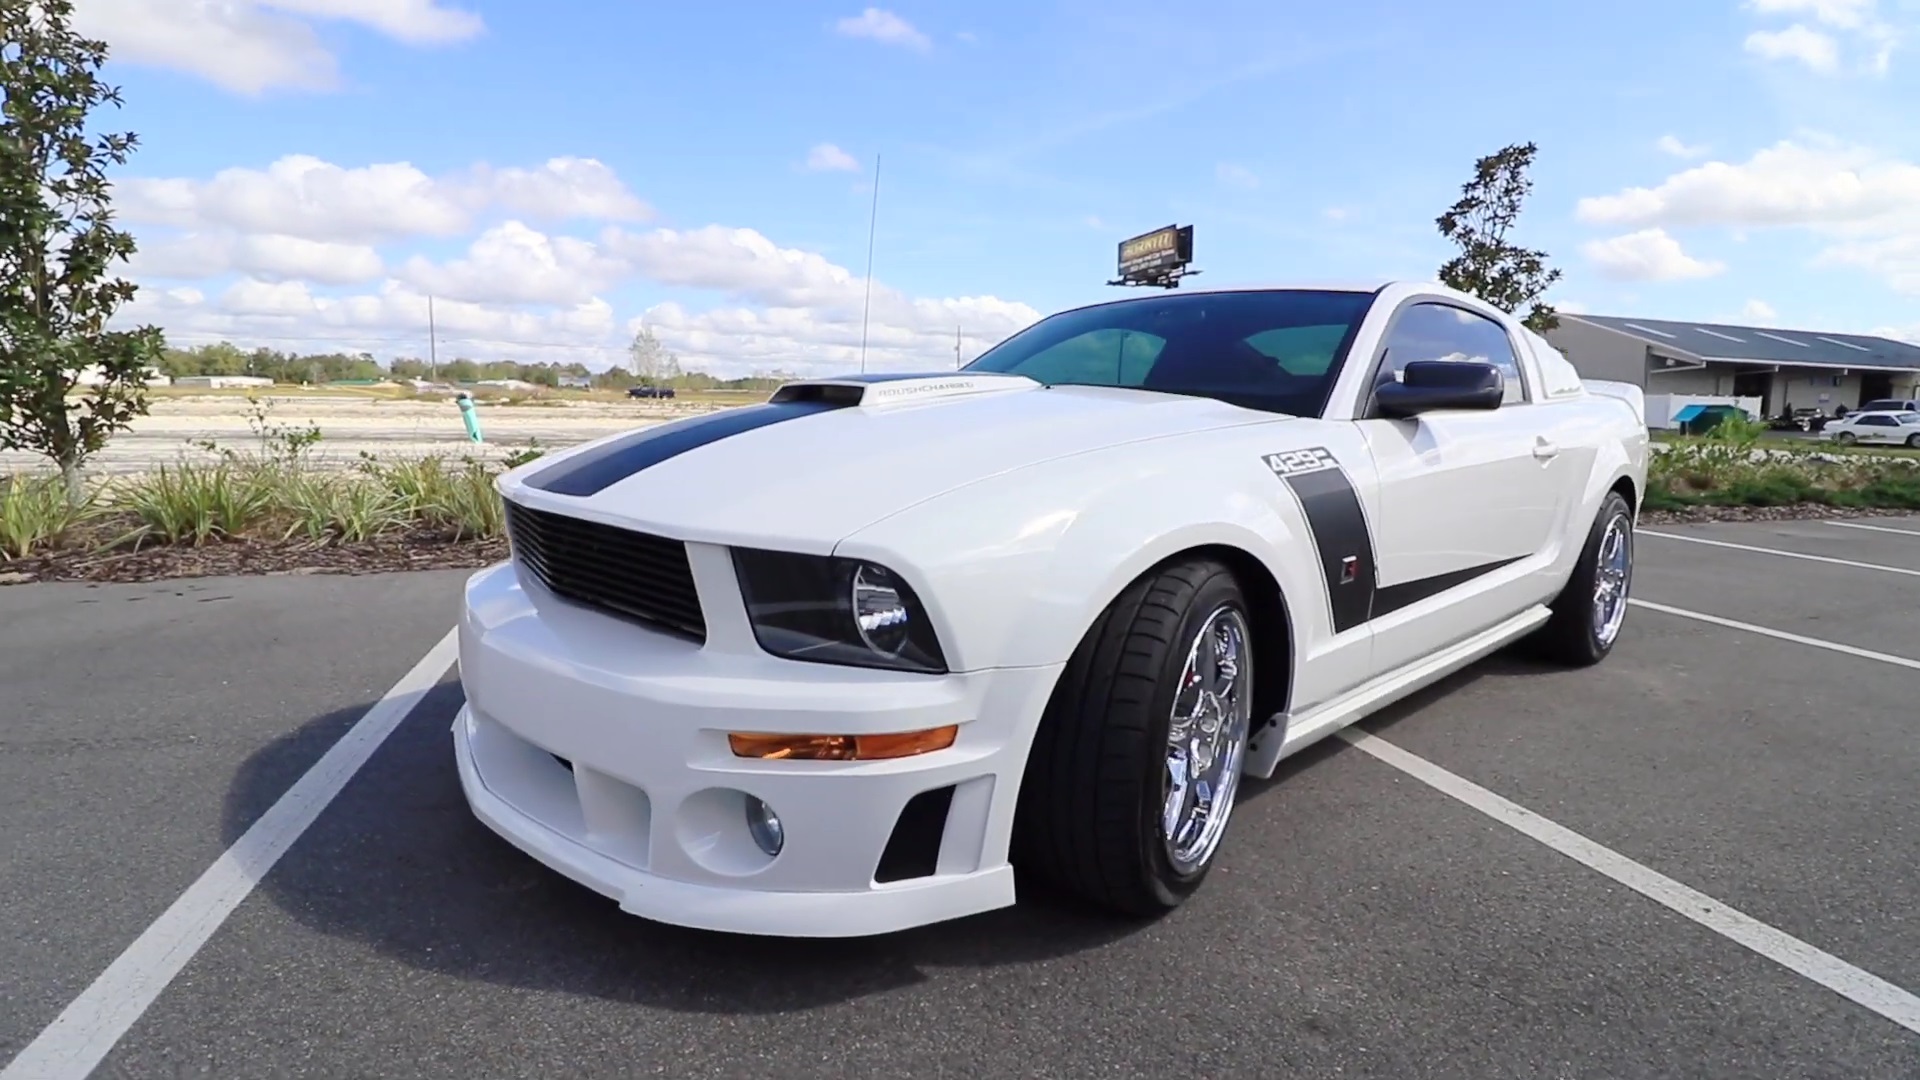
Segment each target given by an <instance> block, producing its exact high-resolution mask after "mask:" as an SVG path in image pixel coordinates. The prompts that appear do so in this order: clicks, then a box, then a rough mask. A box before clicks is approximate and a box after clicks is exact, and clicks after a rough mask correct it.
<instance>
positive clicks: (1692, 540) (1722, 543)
mask: <svg viewBox="0 0 1920 1080" xmlns="http://www.w3.org/2000/svg"><path fill="white" fill-rule="evenodd" d="M1634 535H1636V536H1657V537H1659V538H1660V539H1662V540H1685V541H1686V542H1687V543H1689V544H1711V545H1712V546H1714V547H1723V548H1733V549H1735V550H1737V551H1757V552H1759V553H1760V554H1762V555H1778V556H1780V557H1781V558H1783V559H1805V560H1806V561H1808V562H1823V563H1832V564H1834V565H1835V566H1851V567H1854V568H1855V569H1859V570H1881V571H1885V572H1886V573H1889V574H1905V575H1907V576H1908V577H1920V570H1909V569H1907V568H1906V567H1904V566H1885V565H1882V564H1880V563H1870V562H1854V561H1853V560H1852V559H1835V558H1833V557H1831V556H1828V555H1807V554H1804V553H1802V552H1798V551H1781V550H1780V549H1779V548H1764V547H1754V546H1753V545H1752V544H1735V543H1732V542H1730V541H1726V540H1709V539H1707V538H1706V537H1704V536H1680V535H1678V534H1676V533H1663V532H1653V531H1652V530H1649V529H1641V530H1639V531H1638V532H1636V533H1635V534H1634Z"/></svg>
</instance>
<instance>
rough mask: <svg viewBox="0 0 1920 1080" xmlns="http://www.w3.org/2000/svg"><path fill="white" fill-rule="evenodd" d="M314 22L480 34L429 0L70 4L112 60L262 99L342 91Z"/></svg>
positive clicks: (107, 0)
mask: <svg viewBox="0 0 1920 1080" xmlns="http://www.w3.org/2000/svg"><path fill="white" fill-rule="evenodd" d="M302 16H304V18H303V17H302ZM315 18H320V19H340V20H345V21H349V22H357V23H359V24H361V25H363V26H366V27H367V28H369V29H372V30H374V31H376V32H378V33H381V34H384V35H386V36H388V37H391V38H394V39H396V40H398V41H401V42H404V43H406V44H411V45H435V44H444V43H449V42H457V41H463V40H466V39H468V38H471V37H473V36H475V35H477V34H479V33H481V32H482V31H483V30H484V29H485V25H484V23H483V22H482V20H481V18H480V17H479V16H478V15H474V14H472V13H470V12H465V11H458V10H453V9H450V8H446V7H442V6H440V5H439V4H437V3H435V2H434V0H76V3H75V5H74V18H73V22H74V28H75V29H77V30H79V31H80V32H81V33H83V34H86V35H88V36H90V37H96V38H99V39H101V40H103V41H105V42H107V44H108V45H109V46H111V48H112V55H113V58H114V59H115V60H117V61H129V62H132V63H136V64H146V65H152V66H156V67H164V68H170V69H173V70H178V71H185V72H187V73H189V74H192V75H196V76H199V77H200V78H203V79H206V80H207V81H209V82H212V83H214V84H215V85H217V86H220V87H222V88H224V89H226V90H230V91H233V92H235V93H241V94H259V93H262V92H263V91H266V90H270V89H274V88H277V87H284V88H289V89H297V90H332V89H336V88H337V87H338V86H339V82H340V79H339V62H338V60H337V59H336V58H335V56H334V54H333V52H332V51H331V50H329V49H328V48H327V46H326V44H325V43H324V42H322V40H321V38H320V36H319V34H318V33H316V31H315V29H314V26H313V24H312V21H311V20H312V19H315Z"/></svg>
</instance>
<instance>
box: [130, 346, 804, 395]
mask: <svg viewBox="0 0 1920 1080" xmlns="http://www.w3.org/2000/svg"><path fill="white" fill-rule="evenodd" d="M157 366H158V367H159V369H160V372H161V373H162V374H164V375H169V376H172V377H174V378H180V377H181V376H184V375H257V376H264V377H266V378H269V379H272V380H273V381H275V382H278V383H292V384H296V385H297V384H301V383H307V384H312V385H320V384H324V383H333V382H347V381H353V380H366V379H433V380H435V381H437V382H448V383H476V382H479V381H481V380H482V379H519V380H520V381H522V382H529V383H533V384H534V385H536V386H549V387H558V386H560V385H561V380H562V379H565V378H572V379H587V380H589V384H590V385H592V386H594V387H596V388H601V389H609V390H624V389H626V388H627V387H629V386H634V385H637V384H639V383H641V382H643V381H644V382H655V383H661V384H665V385H670V386H673V387H674V388H676V389H680V390H770V389H772V388H773V387H775V386H777V385H779V383H780V382H781V381H783V380H784V379H788V378H791V376H790V375H787V374H784V373H781V372H766V373H763V374H759V375H752V376H747V377H745V378H738V379H720V378H715V377H714V376H712V375H709V374H707V373H706V372H703V371H690V372H689V371H679V370H678V365H677V364H676V365H675V368H674V370H673V371H672V373H671V374H665V375H662V374H656V375H654V376H653V377H652V378H646V379H643V378H642V377H641V376H639V375H636V374H634V373H633V372H632V371H629V370H627V369H626V368H613V369H612V370H609V371H598V372H596V371H593V370H591V369H589V368H588V367H587V365H585V364H582V363H578V362H575V363H570V364H556V363H544V364H523V363H518V362H516V361H513V360H472V359H468V358H467V357H464V356H462V357H455V358H454V359H452V360H444V361H441V362H440V364H439V365H437V366H433V365H429V364H428V363H427V361H426V360H424V359H422V358H420V357H417V356H402V357H396V358H394V360H393V361H392V362H390V363H386V364H382V363H381V362H380V361H378V360H375V359H374V358H373V357H372V356H371V355H369V354H367V353H343V352H325V353H292V352H282V351H280V350H277V349H267V348H257V349H242V348H240V347H239V346H237V345H234V344H231V343H229V342H225V341H222V342H219V343H217V344H213V345H200V346H196V347H193V348H168V349H164V350H162V351H161V354H160V359H159V362H158V364H157Z"/></svg>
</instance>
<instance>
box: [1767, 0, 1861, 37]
mask: <svg viewBox="0 0 1920 1080" xmlns="http://www.w3.org/2000/svg"><path fill="white" fill-rule="evenodd" d="M1747 7H1748V8H1749V9H1750V10H1752V11H1754V12H1756V13H1758V14H1761V15H1812V16H1813V17H1814V19H1815V21H1817V22H1822V23H1825V24H1826V25H1828V26H1837V27H1841V28H1843V29H1847V30H1857V29H1860V28H1861V27H1863V26H1866V25H1867V23H1868V20H1869V19H1870V18H1871V17H1872V15H1873V10H1874V0H1747Z"/></svg>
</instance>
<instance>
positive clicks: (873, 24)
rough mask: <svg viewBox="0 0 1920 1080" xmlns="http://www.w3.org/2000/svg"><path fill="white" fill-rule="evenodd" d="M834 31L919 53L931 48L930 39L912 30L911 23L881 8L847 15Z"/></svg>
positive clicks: (835, 26) (836, 24) (931, 42)
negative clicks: (914, 50)
mask: <svg viewBox="0 0 1920 1080" xmlns="http://www.w3.org/2000/svg"><path fill="white" fill-rule="evenodd" d="M834 29H835V30H837V31H838V32H839V33H840V34H842V35H843V36H846V37H855V38H868V39H871V40H873V41H878V42H880V43H881V44H884V45H899V46H902V47H903V48H908V49H916V50H919V51H921V52H925V51H926V50H928V49H930V48H932V47H933V41H932V39H930V38H928V37H927V35H925V34H923V33H921V32H920V31H918V30H916V29H914V27H913V24H912V23H909V22H908V21H907V20H905V19H903V18H901V17H900V16H898V15H895V14H894V13H893V12H891V11H886V10H883V9H881V8H871V7H870V8H868V9H866V10H865V11H863V12H861V13H860V14H858V15H849V16H847V17H846V18H844V19H841V20H840V21H839V22H837V23H835V24H834Z"/></svg>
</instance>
